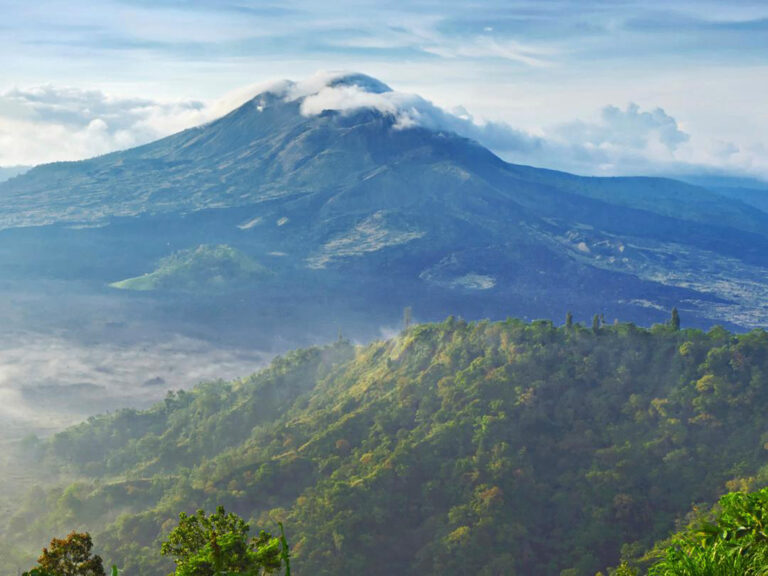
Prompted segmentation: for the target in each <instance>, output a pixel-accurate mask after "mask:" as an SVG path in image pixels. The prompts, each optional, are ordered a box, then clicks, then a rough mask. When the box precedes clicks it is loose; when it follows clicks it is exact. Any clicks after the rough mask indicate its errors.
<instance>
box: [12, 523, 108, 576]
mask: <svg viewBox="0 0 768 576" xmlns="http://www.w3.org/2000/svg"><path fill="white" fill-rule="evenodd" d="M92 548H93V541H92V540H91V535H90V534H88V533H87V532H71V533H69V534H68V535H67V537H66V538H54V539H53V540H51V543H50V545H49V547H48V548H43V553H42V554H41V555H40V557H39V558H38V559H37V566H35V567H34V568H33V569H32V570H30V571H29V572H25V573H24V574H25V576H105V572H104V564H103V562H102V560H101V557H100V556H98V555H92V554H91V549H92Z"/></svg>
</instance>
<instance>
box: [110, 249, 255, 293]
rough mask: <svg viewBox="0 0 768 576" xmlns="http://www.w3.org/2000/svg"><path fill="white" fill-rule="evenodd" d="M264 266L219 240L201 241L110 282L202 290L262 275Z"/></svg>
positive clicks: (121, 285) (141, 287)
mask: <svg viewBox="0 0 768 576" xmlns="http://www.w3.org/2000/svg"><path fill="white" fill-rule="evenodd" d="M268 275H269V272H268V271H267V269H266V268H264V267H263V266H261V265H260V264H258V263H257V262H255V261H254V260H253V259H252V258H250V257H249V256H247V255H245V254H243V253H242V252H240V251H239V250H236V249H235V248H232V247H231V246H227V245H226V244H220V245H218V246H209V245H206V244H201V245H200V246H198V247H197V248H192V249H189V250H180V251H178V252H174V253H173V254H171V255H170V256H166V257H165V258H162V259H161V260H160V261H159V262H158V263H157V267H156V268H155V270H153V271H152V272H149V273H147V274H144V275H143V276H137V277H135V278H128V279H126V280H121V281H119V282H113V283H112V284H110V286H111V287H112V288H119V289H121V290H138V291H141V292H143V291H147V290H169V291H182V292H201V291H202V292H205V291H208V290H222V289H226V288H232V287H234V286H236V285H237V284H238V283H243V282H247V281H249V280H254V279H260V278H264V277H266V276H268Z"/></svg>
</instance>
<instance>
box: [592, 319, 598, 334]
mask: <svg viewBox="0 0 768 576" xmlns="http://www.w3.org/2000/svg"><path fill="white" fill-rule="evenodd" d="M599 331H600V316H598V315H597V314H595V315H594V316H592V332H594V333H595V334H597V333H598V332H599Z"/></svg>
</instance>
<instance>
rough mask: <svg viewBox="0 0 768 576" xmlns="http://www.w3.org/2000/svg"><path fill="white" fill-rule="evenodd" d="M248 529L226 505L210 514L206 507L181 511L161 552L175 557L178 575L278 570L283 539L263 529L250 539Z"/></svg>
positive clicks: (212, 575) (253, 573)
mask: <svg viewBox="0 0 768 576" xmlns="http://www.w3.org/2000/svg"><path fill="white" fill-rule="evenodd" d="M249 531H250V526H248V524H247V523H246V522H245V521H244V520H243V519H242V518H240V517H239V516H238V515H237V514H233V513H232V512H229V513H227V512H226V511H225V510H224V507H223V506H219V507H218V508H217V509H216V512H215V513H213V514H211V515H208V516H206V514H205V512H204V511H203V510H198V511H197V512H196V513H195V514H193V515H191V516H190V515H187V514H184V513H183V512H182V513H181V514H180V515H179V525H178V526H177V527H176V528H174V529H173V530H172V531H171V533H170V534H169V535H168V540H167V541H165V542H163V545H162V548H161V552H162V554H163V555H165V556H172V557H173V558H174V561H175V562H176V576H215V575H218V574H221V573H226V574H243V575H248V576H258V575H260V574H271V573H274V572H276V571H277V570H279V569H280V567H281V564H282V561H281V545H280V540H279V539H278V538H274V537H272V535H271V534H269V533H267V532H264V531H263V530H262V531H261V532H259V535H258V536H256V537H254V538H251V539H250V540H249V539H248V532H249Z"/></svg>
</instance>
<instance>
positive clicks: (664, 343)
mask: <svg viewBox="0 0 768 576" xmlns="http://www.w3.org/2000/svg"><path fill="white" fill-rule="evenodd" d="M766 374H768V335H766V333H765V332H762V331H756V332H752V333H749V334H745V335H742V336H738V337H737V336H733V335H731V334H729V333H728V332H726V331H724V330H722V329H716V330H713V331H711V332H709V333H708V334H705V333H702V332H698V331H692V330H691V331H683V332H678V331H674V330H673V329H671V328H670V327H668V326H657V327H655V328H654V329H653V330H650V331H649V330H644V329H639V328H636V327H634V326H632V325H618V326H606V327H602V328H600V329H599V330H598V332H597V333H594V332H593V331H591V330H586V329H585V328H583V327H581V326H578V325H576V326H573V327H571V328H567V327H562V328H555V327H553V326H552V324H551V323H548V322H535V323H532V324H525V323H522V322H519V321H515V320H509V321H507V322H504V323H495V324H494V323H488V322H482V323H477V324H467V323H466V322H463V321H457V320H454V319H449V320H448V321H446V322H444V323H442V324H438V325H421V326H417V327H414V328H412V329H410V330H408V331H407V332H405V333H404V334H402V335H401V336H400V337H398V338H396V339H393V340H390V341H382V342H376V343H373V344H371V345H370V346H367V347H363V348H357V349H353V348H352V347H351V346H350V345H349V344H348V343H345V342H340V343H337V344H336V345H334V346H331V347H326V348H315V349H311V350H306V351H302V352H298V353H293V354H291V355H288V356H286V357H285V358H283V359H279V360H278V361H276V362H275V363H274V364H273V365H272V366H271V367H270V368H269V369H268V370H265V371H264V372H262V373H260V374H257V375H255V376H253V377H251V378H247V379H244V380H241V381H237V382H232V383H226V384H225V383H210V384H206V385H203V386H200V387H198V388H196V389H195V390H193V391H192V392H189V393H180V394H173V395H169V396H168V398H167V399H166V400H165V402H163V403H161V404H159V405H157V406H156V407H154V408H153V409H151V410H149V411H146V412H136V411H130V410H129V411H121V412H119V413H117V414H113V415H106V416H101V417H98V418H94V419H92V420H91V421H90V422H88V423H84V424H83V425H81V426H78V427H76V428H72V429H70V430H67V431H66V432H64V433H61V434H59V435H57V436H56V437H55V438H54V439H53V440H52V441H51V442H47V443H44V444H42V445H40V446H39V447H38V448H36V449H34V450H36V451H37V452H38V454H39V455H40V457H41V458H42V466H43V468H42V469H41V470H43V471H44V473H45V474H50V473H52V472H54V471H57V470H58V471H59V473H60V474H61V475H62V476H61V478H63V479H64V481H62V480H59V481H57V482H56V481H54V484H56V483H58V486H57V487H55V488H53V489H51V490H49V491H48V492H45V493H43V492H41V491H39V490H37V491H36V492H34V493H33V494H31V495H30V497H29V498H28V500H27V503H26V504H25V505H23V506H20V507H19V509H18V510H17V511H16V514H15V516H14V517H13V518H11V519H10V524H9V526H8V529H7V531H6V532H5V534H4V535H3V538H2V540H3V541H4V542H5V544H6V546H11V545H13V544H15V543H16V544H18V543H22V544H23V543H24V542H27V543H29V545H30V547H32V548H33V549H34V548H36V547H37V546H36V545H37V544H38V542H39V543H43V542H45V541H46V537H48V536H49V535H50V534H52V533H57V532H60V531H62V530H68V529H71V528H72V527H78V528H80V529H85V528H88V529H90V530H92V531H94V532H95V533H96V534H97V537H96V544H97V547H98V548H99V550H101V551H103V554H104V555H105V556H106V557H108V558H112V559H114V560H116V561H117V562H118V564H119V565H121V566H123V567H124V568H125V574H126V575H127V576H132V575H136V574H146V575H150V574H158V573H163V572H162V571H163V570H164V569H165V568H166V566H165V565H163V563H162V560H161V559H160V557H159V556H158V555H157V550H158V546H157V540H158V539H161V538H162V536H163V534H165V533H166V532H167V530H168V529H169V527H170V526H172V524H173V522H172V519H173V518H174V517H175V516H176V515H177V514H178V512H179V511H180V510H186V509H190V508H192V507H197V506H203V507H206V508H209V509H212V508H213V507H215V505H217V504H224V505H226V507H227V508H228V509H231V510H234V511H236V512H238V513H239V514H241V515H243V516H244V517H246V518H251V519H252V520H253V523H254V525H259V526H266V527H271V526H272V525H273V524H274V522H275V521H277V520H280V519H283V520H284V521H285V522H286V525H287V527H288V529H289V536H290V538H291V539H292V541H293V542H294V543H295V546H294V550H295V562H296V569H297V571H298V573H308V574H371V575H378V574H381V575H385V574H386V575H388V574H395V573H396V574H499V573H501V574H526V575H530V576H538V575H546V576H550V575H552V576H558V575H561V574H571V573H573V574H594V573H595V572H596V571H597V570H598V569H601V568H603V567H604V566H606V565H609V564H615V563H616V561H617V558H618V554H619V552H620V549H621V547H622V545H623V544H628V545H630V548H631V549H632V550H642V549H646V548H648V547H649V546H650V545H651V544H652V543H653V542H654V541H655V540H657V539H661V538H664V537H666V536H667V534H668V533H669V532H670V531H671V530H672V529H673V528H674V526H675V521H676V520H677V519H678V518H681V517H683V516H684V515H685V514H687V513H688V512H689V510H690V506H691V504H692V503H694V504H695V503H707V502H714V500H715V499H716V498H717V496H718V495H719V494H721V493H722V492H724V491H725V490H726V489H728V488H731V489H732V487H733V486H762V485H766V484H768V476H766V468H765V464H766V457H765V448H764V443H765V437H764V436H765V434H764V431H765V426H766V416H765V414H766V409H765V408H766V404H767V403H768V389H766V386H765V375H766ZM41 475H43V472H41ZM67 479H68V480H67ZM68 482H72V483H71V484H68ZM32 544H35V546H32ZM5 565H7V566H11V567H13V564H12V563H8V562H6V563H5ZM567 570H571V572H563V571H567Z"/></svg>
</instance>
